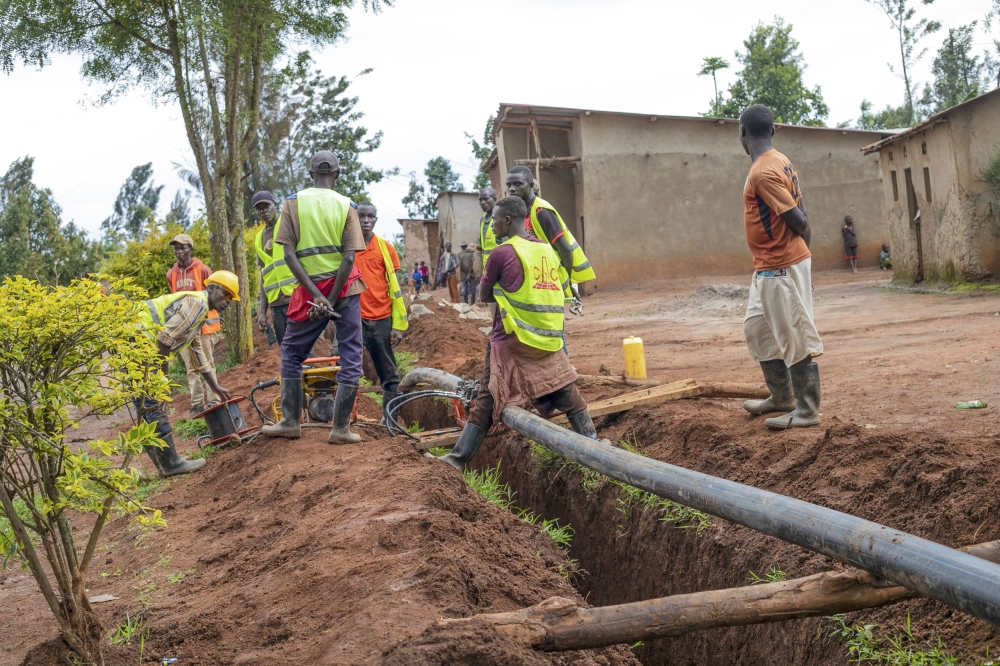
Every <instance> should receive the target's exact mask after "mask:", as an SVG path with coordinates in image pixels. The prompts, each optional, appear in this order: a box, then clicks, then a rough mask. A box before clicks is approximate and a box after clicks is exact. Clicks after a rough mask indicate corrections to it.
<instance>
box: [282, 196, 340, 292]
mask: <svg viewBox="0 0 1000 666" xmlns="http://www.w3.org/2000/svg"><path fill="white" fill-rule="evenodd" d="M292 196H293V197H294V198H296V199H297V200H298V207H299V242H298V245H296V246H295V256H296V257H298V259H299V262H300V263H301V264H302V268H304V269H305V271H306V275H308V276H309V278H310V279H311V280H312V281H313V282H319V281H320V280H326V279H327V278H332V277H333V276H335V275H336V274H337V269H339V268H340V261H341V259H342V258H343V255H342V254H341V247H340V241H341V238H343V236H344V227H345V226H346V224H347V212H348V210H350V207H351V200H350V199H348V198H347V197H345V196H344V195H342V194H338V193H336V192H334V191H333V190H328V189H326V188H319V187H310V188H308V189H305V190H302V191H301V192H298V193H297V194H294V195H292ZM290 198H291V197H290Z"/></svg>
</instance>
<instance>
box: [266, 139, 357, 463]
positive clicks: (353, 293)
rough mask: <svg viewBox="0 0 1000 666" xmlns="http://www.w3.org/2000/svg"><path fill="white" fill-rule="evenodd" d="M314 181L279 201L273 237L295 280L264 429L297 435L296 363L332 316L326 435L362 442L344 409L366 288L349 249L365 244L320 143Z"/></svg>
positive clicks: (353, 392) (349, 403) (352, 386)
mask: <svg viewBox="0 0 1000 666" xmlns="http://www.w3.org/2000/svg"><path fill="white" fill-rule="evenodd" d="M309 175H310V176H311V177H312V180H313V186H312V187H309V188H306V189H304V190H302V191H301V192H297V193H296V194H293V195H291V196H290V197H288V198H287V199H285V202H284V203H283V204H282V206H281V222H280V228H279V229H278V231H277V233H276V234H275V242H276V243H279V244H280V245H282V246H284V248H283V249H284V257H285V262H286V263H287V265H288V268H289V269H290V270H291V272H292V275H294V276H295V279H296V280H298V282H299V284H298V286H297V287H295V289H294V291H292V296H291V299H290V300H289V302H288V324H287V327H286V329H285V338H284V340H283V341H282V342H281V420H280V421H278V423H276V424H274V425H269V426H265V427H264V429H263V431H262V432H263V434H265V435H271V436H277V437H288V438H291V439H295V438H298V437H300V436H301V418H302V398H303V395H302V362H303V361H305V360H306V359H307V358H309V357H310V356H311V355H312V348H313V344H315V342H316V340H318V339H319V336H320V335H321V334H322V333H323V331H324V330H325V329H326V326H327V324H328V323H329V322H330V321H331V320H335V321H336V327H337V345H338V347H339V350H340V370H339V372H338V373H337V397H336V399H335V401H334V406H333V412H332V413H331V414H329V417H330V419H329V420H331V421H333V428H331V429H330V435H329V437H328V440H329V441H330V443H331V444H350V443H354V442H359V441H361V437H360V436H359V435H357V434H355V433H352V432H351V429H350V424H351V412H352V410H353V408H354V399H355V398H356V397H357V394H358V385H359V382H360V380H361V357H362V354H363V349H364V348H363V347H362V341H361V304H360V296H361V293H362V292H363V291H364V290H365V289H366V286H365V282H364V280H361V279H359V278H360V277H361V272H360V271H359V270H358V269H357V267H356V266H355V262H354V259H355V253H356V252H360V251H362V250H364V249H365V241H364V235H363V234H362V233H361V223H360V221H359V220H358V211H357V207H356V206H355V205H354V204H353V203H351V200H350V199H348V198H347V197H345V196H344V195H342V194H339V193H337V192H335V191H334V190H333V186H334V184H335V183H336V182H337V178H338V177H339V176H340V162H339V161H338V160H337V157H336V155H334V154H333V153H331V152H330V151H328V150H321V151H320V152H318V153H316V154H315V155H313V157H312V159H311V160H310V162H309Z"/></svg>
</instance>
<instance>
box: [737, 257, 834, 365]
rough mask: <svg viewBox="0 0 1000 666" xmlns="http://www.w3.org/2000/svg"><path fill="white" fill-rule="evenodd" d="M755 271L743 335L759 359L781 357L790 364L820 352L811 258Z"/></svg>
mask: <svg viewBox="0 0 1000 666" xmlns="http://www.w3.org/2000/svg"><path fill="white" fill-rule="evenodd" d="M761 272H763V273H765V274H764V275H760V274H758V272H756V271H755V272H754V274H753V278H752V280H751V282H750V298H749V301H748V302H747V315H746V318H745V319H744V320H743V335H744V336H745V338H746V342H747V350H748V351H749V352H750V356H751V357H753V360H755V361H757V362H758V363H760V362H762V361H773V360H776V359H779V358H780V359H782V360H783V361H784V362H785V365H788V366H791V365H794V364H795V363H798V362H799V361H801V360H802V359H804V358H806V357H811V356H819V355H821V354H822V353H823V342H822V341H821V340H820V339H819V332H818V331H817V330H816V324H815V323H814V322H813V302H812V258H811V257H810V258H808V259H803V260H802V261H800V262H799V263H797V264H795V265H794V266H789V267H788V268H782V269H777V270H774V271H771V272H770V273H772V275H770V276H769V275H768V271H761Z"/></svg>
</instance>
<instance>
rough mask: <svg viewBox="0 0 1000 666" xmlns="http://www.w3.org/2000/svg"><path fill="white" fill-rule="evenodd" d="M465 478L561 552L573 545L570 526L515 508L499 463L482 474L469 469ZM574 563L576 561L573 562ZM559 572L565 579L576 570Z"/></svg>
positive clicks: (512, 493)
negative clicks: (501, 478) (536, 528)
mask: <svg viewBox="0 0 1000 666" xmlns="http://www.w3.org/2000/svg"><path fill="white" fill-rule="evenodd" d="M463 476H465V482H466V483H467V484H468V485H469V487H470V488H472V489H473V490H475V491H476V492H477V493H479V495H480V496H481V497H482V498H483V499H485V500H486V501H487V502H489V503H490V504H495V505H497V506H498V507H500V508H501V509H504V510H506V511H510V512H512V513H513V514H514V515H515V516H517V517H518V518H520V519H521V520H523V521H524V522H526V523H528V524H529V525H535V526H536V527H538V529H539V531H540V532H541V533H542V534H544V535H545V536H547V537H549V538H550V539H552V541H553V543H555V544H556V547H557V548H559V550H567V549H568V548H569V547H570V545H571V544H572V542H573V528H572V527H570V526H569V525H560V524H559V519H558V518H550V519H549V520H543V519H542V517H541V516H539V515H538V514H536V513H535V512H534V511H530V510H528V509H522V508H519V507H516V506H514V491H513V490H511V488H510V486H509V485H508V484H506V483H501V482H500V463H497V466H496V467H487V468H486V469H484V470H483V471H482V472H479V471H476V470H474V469H467V470H465V472H464V473H463ZM572 562H575V560H571V563H572ZM559 572H560V573H561V574H562V575H563V576H564V577H568V576H569V575H570V574H572V573H573V572H574V570H573V569H563V568H560V570H559Z"/></svg>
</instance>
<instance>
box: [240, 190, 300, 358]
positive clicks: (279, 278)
mask: <svg viewBox="0 0 1000 666" xmlns="http://www.w3.org/2000/svg"><path fill="white" fill-rule="evenodd" d="M251 206H252V208H253V209H254V212H255V213H257V219H258V220H260V221H261V222H263V223H264V227H263V228H262V229H261V230H260V231H258V232H257V234H256V235H255V236H254V238H253V247H254V250H255V251H256V252H257V268H259V269H260V303H259V304H258V310H257V326H258V327H259V328H260V330H261V331H267V314H268V312H270V313H271V325H272V327H273V328H274V337H276V338H277V339H278V347H279V348H280V347H281V341H282V340H284V339H285V325H286V323H287V321H288V301H289V300H291V296H292V292H293V291H294V290H295V285H296V284H298V282H297V281H296V280H295V276H294V275H292V271H291V270H289V268H288V265H287V264H286V263H285V250H284V246H282V245H281V243H275V242H274V237H275V235H277V233H278V208H277V207H276V206H275V201H274V196H273V195H272V194H271V193H270V192H257V193H256V194H254V195H253V199H252V200H251Z"/></svg>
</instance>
